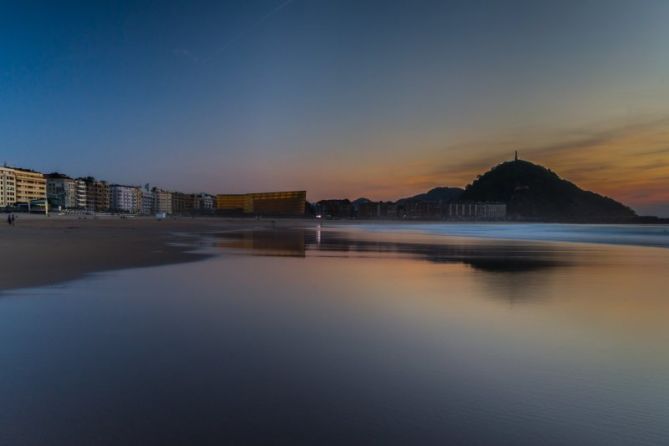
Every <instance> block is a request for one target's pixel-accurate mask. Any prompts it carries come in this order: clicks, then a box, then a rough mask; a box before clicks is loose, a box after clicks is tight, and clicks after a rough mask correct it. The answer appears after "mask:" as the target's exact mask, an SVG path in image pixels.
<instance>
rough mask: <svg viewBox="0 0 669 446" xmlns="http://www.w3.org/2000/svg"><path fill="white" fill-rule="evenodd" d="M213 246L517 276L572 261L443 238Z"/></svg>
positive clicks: (257, 233) (233, 238)
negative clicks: (401, 260)
mask: <svg viewBox="0 0 669 446" xmlns="http://www.w3.org/2000/svg"><path fill="white" fill-rule="evenodd" d="M216 245H217V246H218V247H220V248H224V249H225V250H231V249H232V250H240V251H241V252H243V253H246V254H249V255H260V256H282V257H305V256H306V255H307V253H310V254H314V255H319V256H324V255H342V254H346V255H349V256H353V255H361V256H363V255H364V256H375V255H379V256H395V257H413V258H419V259H423V260H427V261H429V262H433V263H461V264H466V265H469V266H471V267H472V268H474V269H476V270H480V271H486V272H497V273H499V272H502V273H518V272H528V271H534V270H541V269H546V268H552V267H558V266H568V265H570V264H573V263H574V262H575V258H574V256H573V255H572V254H571V253H570V252H569V251H566V250H564V249H563V248H558V247H554V246H551V245H550V244H540V243H531V242H520V241H504V242H500V241H491V240H478V241H472V240H467V241H466V242H465V241H463V240H462V239H457V238H448V237H442V240H439V241H438V242H435V238H434V237H432V238H431V239H430V240H421V239H420V238H418V239H413V238H411V237H401V238H397V235H396V234H395V235H394V236H392V237H387V236H385V237H384V235H383V234H374V235H373V238H371V237H368V236H366V235H365V234H364V233H362V232H359V231H356V232H347V231H338V230H327V231H326V230H322V229H321V228H314V229H308V228H307V229H305V228H295V229H252V230H242V231H235V232H226V233H221V234H218V235H217V242H216Z"/></svg>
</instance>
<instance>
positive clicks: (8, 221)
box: [7, 214, 12, 226]
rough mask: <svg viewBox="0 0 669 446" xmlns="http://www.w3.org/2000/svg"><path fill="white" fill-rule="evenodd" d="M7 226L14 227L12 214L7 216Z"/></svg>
mask: <svg viewBox="0 0 669 446" xmlns="http://www.w3.org/2000/svg"><path fill="white" fill-rule="evenodd" d="M7 224H8V225H9V226H11V225H12V214H7Z"/></svg>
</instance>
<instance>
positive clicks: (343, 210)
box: [316, 198, 353, 218]
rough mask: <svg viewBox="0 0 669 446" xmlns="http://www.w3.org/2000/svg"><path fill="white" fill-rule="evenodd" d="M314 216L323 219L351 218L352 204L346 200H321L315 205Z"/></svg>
mask: <svg viewBox="0 0 669 446" xmlns="http://www.w3.org/2000/svg"><path fill="white" fill-rule="evenodd" d="M316 214H318V215H322V216H323V217H325V218H351V217H353V203H351V200H349V199H348V198H346V199H344V200H321V201H319V202H318V203H316Z"/></svg>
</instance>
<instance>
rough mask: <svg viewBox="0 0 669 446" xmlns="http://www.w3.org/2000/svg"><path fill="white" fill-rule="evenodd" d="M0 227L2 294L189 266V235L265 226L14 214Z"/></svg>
mask: <svg viewBox="0 0 669 446" xmlns="http://www.w3.org/2000/svg"><path fill="white" fill-rule="evenodd" d="M0 216H1V217H2V222H1V223H2V224H0V255H1V256H2V257H1V259H0V265H1V267H0V292H2V291H3V290H8V289H16V288H26V287H35V286H42V285H50V284H55V283H59V282H64V281H68V280H73V279H76V278H78V277H81V276H84V275H86V274H90V273H94V272H99V271H108V270H115V269H125V268H136V267H145V266H154V265H163V264H170V263H180V262H189V261H194V260H199V259H202V258H204V257H206V255H205V254H201V253H193V252H192V251H193V246H192V245H189V243H193V242H194V241H195V240H194V239H193V237H188V236H189V235H191V236H192V235H197V234H198V233H206V232H212V231H217V230H222V229H233V228H235V227H237V226H240V227H243V226H248V225H263V224H264V225H269V224H271V222H257V221H255V220H248V221H246V220H238V221H229V220H225V219H220V218H170V219H166V220H163V221H157V220H155V219H154V218H148V217H147V218H128V219H121V218H120V217H118V216H111V217H99V218H93V217H90V216H89V217H87V218H85V219H84V218H78V217H72V216H51V217H44V216H37V215H26V214H17V221H16V225H15V226H9V225H8V224H7V223H6V218H7V216H6V214H1V215H0Z"/></svg>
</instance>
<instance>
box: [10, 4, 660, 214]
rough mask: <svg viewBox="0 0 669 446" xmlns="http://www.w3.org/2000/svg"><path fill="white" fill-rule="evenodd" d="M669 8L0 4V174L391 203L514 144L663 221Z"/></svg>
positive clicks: (503, 155)
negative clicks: (19, 169) (3, 169)
mask: <svg viewBox="0 0 669 446" xmlns="http://www.w3.org/2000/svg"><path fill="white" fill-rule="evenodd" d="M668 24H669V1H666V0H658V1H649V0H648V1H647V0H629V1H617V0H599V1H596V0H593V1H586V0H580V1H575V0H574V1H553V2H548V1H531V0H527V1H476V0H473V1H445V0H444V1H421V0H404V1H399V0H397V1H388V0H385V1H372V0H369V1H368V0H262V1H250V0H238V1H211V2H196V1H188V2H186V1H183V2H170V1H150V2H149V1H147V2H141V1H132V2H127V3H124V2H102V1H100V2H98V1H92V2H91V1H86V2H84V1H82V2H44V3H42V4H40V3H38V2H33V1H28V2H19V1H17V2H14V5H13V6H12V5H11V4H10V2H3V3H2V5H1V6H0V38H1V40H2V45H0V162H3V161H6V162H7V163H8V164H10V165H15V166H24V167H29V168H33V169H37V170H41V171H53V170H58V171H62V172H65V173H67V174H70V175H72V176H81V175H93V176H96V177H99V178H101V179H107V180H109V181H111V182H117V183H127V184H144V183H147V182H148V183H151V184H152V185H159V186H162V187H165V188H170V189H177V190H183V191H185V192H199V191H208V192H211V193H220V192H231V193H232V192H253V191H264V190H287V189H306V190H307V191H308V199H310V200H318V199H322V198H341V197H349V198H357V197H359V196H366V197H368V198H371V199H396V198H400V197H403V196H408V195H413V194H415V193H418V192H423V191H425V190H427V189H430V188H432V187H435V186H446V185H449V186H464V185H466V184H467V183H468V182H470V181H471V179H472V178H473V177H474V176H475V175H476V174H479V173H481V172H482V171H485V170H487V169H488V168H489V167H491V166H492V165H495V164H497V163H499V162H501V161H504V160H506V159H510V158H512V157H513V151H514V150H516V149H517V150H519V152H520V156H521V158H523V159H527V160H530V161H534V162H537V163H540V164H543V165H546V166H547V167H549V168H551V169H552V170H554V171H555V172H557V173H558V174H560V175H561V176H563V177H565V178H568V179H570V180H572V181H574V182H575V183H577V184H578V185H580V186H582V187H584V188H587V189H591V190H594V191H597V192H599V193H602V194H606V195H609V196H612V197H613V198H616V199H618V200H621V201H623V202H625V203H626V204H629V205H631V206H632V207H634V208H635V209H636V210H637V211H639V212H640V213H642V214H649V213H651V214H659V215H664V216H669V25H668Z"/></svg>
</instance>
